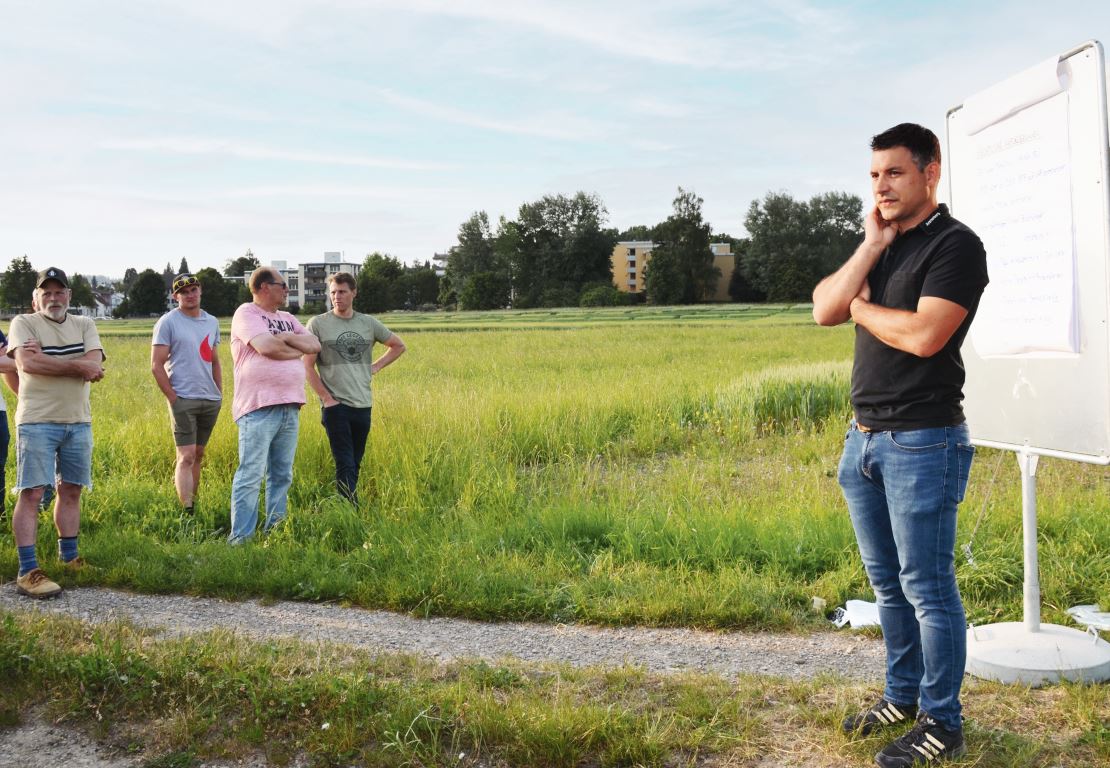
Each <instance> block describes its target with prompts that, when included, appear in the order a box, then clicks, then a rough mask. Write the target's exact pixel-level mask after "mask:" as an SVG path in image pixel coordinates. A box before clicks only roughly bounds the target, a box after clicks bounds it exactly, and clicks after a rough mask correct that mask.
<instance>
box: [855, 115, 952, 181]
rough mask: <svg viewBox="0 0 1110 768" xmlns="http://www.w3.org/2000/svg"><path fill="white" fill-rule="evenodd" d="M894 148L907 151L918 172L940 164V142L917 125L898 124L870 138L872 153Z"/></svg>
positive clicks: (929, 132)
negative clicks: (930, 164) (929, 165)
mask: <svg viewBox="0 0 1110 768" xmlns="http://www.w3.org/2000/svg"><path fill="white" fill-rule="evenodd" d="M895 147H905V148H906V149H908V150H909V151H910V155H911V156H912V157H913V162H914V165H916V166H917V170H919V171H924V170H925V166H927V165H928V164H929V163H939V162H940V141H939V140H938V139H937V135H936V134H935V133H933V132H932V131H930V130H929V129H928V128H926V127H924V126H922V125H918V124H917V123H899V124H898V125H896V126H894V127H893V128H887V129H886V130H885V131H883V132H882V133H880V134H878V135H876V136H872V137H871V151H872V152H877V151H878V150H880V149H894V148H895Z"/></svg>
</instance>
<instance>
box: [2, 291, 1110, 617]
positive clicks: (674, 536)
mask: <svg viewBox="0 0 1110 768" xmlns="http://www.w3.org/2000/svg"><path fill="white" fill-rule="evenodd" d="M384 320H385V321H386V322H387V324H389V325H390V326H391V328H392V329H394V330H395V331H396V332H398V333H399V334H401V335H402V336H403V337H404V338H405V341H406V343H407V345H408V349H409V351H408V353H407V354H406V355H405V357H403V358H402V359H401V360H400V361H399V362H398V363H397V364H396V365H394V366H393V367H391V368H389V369H387V370H386V371H385V372H384V373H383V374H381V375H380V376H379V377H377V380H376V383H375V387H374V391H375V409H374V429H373V432H372V436H371V444H370V446H369V448H368V456H367V460H366V463H365V466H364V470H363V478H362V484H363V487H362V489H361V492H362V498H363V499H364V502H363V507H362V508H360V509H354V508H352V507H350V506H348V505H347V504H346V503H344V502H342V501H341V500H340V499H339V498H338V497H337V496H336V495H335V494H334V490H333V482H332V471H333V469H332V463H331V456H330V453H329V452H328V449H327V443H326V439H325V435H324V432H323V428H322V427H321V426H320V424H319V418H318V414H319V410H318V406H317V405H316V404H315V402H314V400H315V398H314V397H310V404H309V406H308V407H306V408H305V409H304V411H303V412H302V418H301V438H300V445H299V448H298V453H297V462H296V468H295V478H294V485H293V488H292V491H291V495H290V514H289V518H288V520H287V522H286V524H285V525H284V526H283V527H282V528H281V529H280V530H278V531H277V532H275V533H274V534H273V535H271V536H269V537H268V538H266V539H264V540H260V541H258V542H257V543H255V544H252V545H250V546H247V547H245V548H242V549H231V548H229V547H227V546H226V545H225V543H224V541H223V537H224V535H225V533H226V529H227V525H228V500H229V496H230V484H231V477H232V474H233V472H234V469H235V466H236V455H237V454H236V450H237V448H236V445H237V442H236V441H237V433H236V428H235V425H234V424H233V423H232V422H231V418H230V407H225V409H224V411H223V413H222V415H221V419H220V423H219V425H218V426H217V429H216V432H215V434H214V437H213V440H212V442H211V443H210V445H209V452H208V459H207V464H206V467H205V470H204V475H203V478H202V486H203V488H202V491H201V494H200V497H199V503H198V507H199V512H198V515H197V517H196V518H195V519H194V518H187V517H184V516H183V515H182V513H181V512H180V510H179V509H178V506H177V502H176V498H175V496H174V493H173V488H172V482H171V476H172V465H173V456H174V454H173V445H172V438H171V434H170V430H169V427H168V416H167V413H166V407H165V404H164V400H163V399H162V398H161V396H160V394H159V393H158V392H157V390H156V388H155V386H154V382H153V379H152V377H151V376H150V374H149V370H148V367H149V364H148V356H149V334H150V328H151V322H133V321H116V322H109V323H103V324H102V325H101V333H102V334H103V341H104V345H105V347H106V350H107V353H108V363H107V368H108V375H107V376H106V378H105V380H104V381H103V382H101V383H98V384H96V385H94V386H93V420H94V432H95V439H96V448H95V452H94V483H95V488H94V490H93V491H92V492H90V493H87V494H86V497H85V504H84V513H83V523H82V538H81V547H82V552H83V554H84V555H85V556H86V557H87V558H88V559H89V560H90V561H92V562H93V563H94V564H96V565H98V566H99V570H97V571H96V572H94V573H92V574H89V575H86V576H82V577H81V579H82V580H83V581H84V582H85V583H99V584H106V585H113V586H120V587H127V588H131V589H136V590H140V591H148V592H184V593H191V594H210V595H222V596H230V597H250V596H272V597H289V598H296V599H305V600H341V601H348V602H350V603H353V604H357V605H364V606H373V607H384V608H391V609H398V610H405V611H413V612H416V613H420V614H429V615H431V614H435V615H457V616H468V617H473V618H502V619H510V618H512V619H540V620H550V621H579V622H594V623H602V624H625V623H638V624H653V625H690V626H700V627H744V628H750V629H755V628H775V629H792V628H800V627H803V626H815V625H819V623H820V618H819V617H815V616H814V614H813V613H812V612H811V611H810V610H809V606H810V603H811V598H812V597H813V596H819V597H822V598H824V599H825V600H826V601H827V602H828V604H829V605H830V606H834V605H839V604H841V603H842V602H843V601H844V600H845V599H847V598H850V597H863V598H869V597H870V594H869V590H868V588H867V585H866V581H865V578H864V575H863V570H862V567H861V565H860V563H859V560H858V556H857V555H856V552H855V545H854V540H853V537H852V533H851V528H850V525H849V522H848V519H847V515H846V512H845V510H844V505H843V502H842V499H841V496H840V492H839V489H838V487H837V484H836V478H835V469H836V462H837V458H838V454H839V447H840V443H841V440H842V437H843V432H844V427H845V424H846V421H847V418H848V414H849V412H848V409H847V380H848V374H849V365H850V363H849V361H850V356H851V331H850V329H848V328H836V329H821V328H817V327H814V326H813V325H812V322H811V320H810V319H809V311H808V308H806V307H801V308H785V307H744V306H728V307H707V308H671V309H664V308H650V307H649V308H636V309H599V310H560V311H535V312H504V313H458V314H443V313H436V314H397V315H390V316H386V317H384ZM225 334H226V323H225ZM221 354H222V355H223V359H224V370H225V373H226V376H225V379H226V381H225V391H226V392H230V390H231V368H232V366H231V361H230V354H229V350H228V349H227V348H226V344H225V345H224V348H223V349H222V350H221ZM7 394H8V396H9V407H14V403H13V402H12V401H11V397H10V393H7ZM13 471H14V462H13V461H12V460H11V459H10V460H9V473H11V472H13ZM9 477H11V475H10V474H9ZM1038 486H1039V490H1040V496H1039V508H1040V523H1041V524H1040V532H1039V535H1040V546H1041V568H1042V571H1041V584H1042V590H1043V594H1044V603H1045V611H1046V617H1047V618H1049V619H1053V620H1057V621H1065V622H1066V618H1065V617H1063V615H1062V613H1061V611H1062V610H1063V609H1065V608H1067V607H1069V606H1071V605H1074V604H1077V603H1089V602H1101V603H1103V604H1104V605H1106V604H1110V514H1107V512H1108V511H1110V502H1108V498H1110V470H1107V469H1105V468H1098V467H1091V466H1086V465H1079V464H1074V463H1069V462H1063V461H1053V460H1045V461H1044V462H1043V463H1042V465H1041V469H1040V471H1039V478H1038ZM1019 491H1020V488H1019V483H1018V475H1017V467H1016V462H1015V461H1014V459H1013V457H1012V456H1011V455H1004V456H1000V455H999V454H997V453H995V452H991V451H981V452H980V456H979V459H978V461H977V465H976V467H975V468H974V470H973V473H972V481H971V485H970V489H969V493H968V497H967V501H966V503H965V505H964V507H963V509H962V514H961V531H960V543H961V545H962V544H964V543H966V542H968V541H969V539H970V538H971V535H972V532H973V530H974V531H975V536H974V541H973V542H972V546H973V551H974V555H975V558H974V564H971V563H968V562H966V561H963V560H961V562H960V566H959V574H958V575H959V580H960V586H961V589H962V590H963V593H964V595H965V598H966V600H967V603H968V609H969V618H970V620H972V621H974V622H976V623H979V622H983V621H988V620H999V619H1018V618H1020V610H1021V599H1020V595H1021V580H1022V562H1021V529H1020V494H1019ZM988 498H989V503H987V504H986V505H985V512H984V515H983V518H982V521H981V523H980V522H979V517H980V512H981V510H984V502H985V501H986V500H987V499H988ZM43 522H44V523H45V522H46V520H45V518H44V520H43ZM976 526H978V527H977V528H976ZM40 550H41V552H43V553H48V556H47V557H46V558H44V560H45V565H46V567H47V570H48V572H51V571H53V572H57V568H51V566H52V565H54V563H53V562H52V557H53V551H54V543H53V530H52V526H50V525H48V524H44V525H42V526H40ZM14 573H15V552H14V548H13V547H3V548H0V574H4V578H11V576H12V575H14Z"/></svg>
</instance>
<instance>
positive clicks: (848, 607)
mask: <svg viewBox="0 0 1110 768" xmlns="http://www.w3.org/2000/svg"><path fill="white" fill-rule="evenodd" d="M832 623H833V624H835V625H836V628H837V629H840V628H841V627H843V626H844V625H845V624H850V625H851V626H852V628H853V629H856V628H858V627H876V626H878V625H879V606H877V605H875V603H869V602H867V601H866V600H849V601H848V602H847V603H845V604H844V607H843V608H837V609H836V610H835V611H833V617H832Z"/></svg>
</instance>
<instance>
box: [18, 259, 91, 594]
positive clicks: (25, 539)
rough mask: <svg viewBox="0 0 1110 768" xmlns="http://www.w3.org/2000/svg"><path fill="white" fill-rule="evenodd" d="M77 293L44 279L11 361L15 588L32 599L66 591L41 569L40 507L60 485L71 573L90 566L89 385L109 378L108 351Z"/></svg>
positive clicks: (56, 275)
mask: <svg viewBox="0 0 1110 768" xmlns="http://www.w3.org/2000/svg"><path fill="white" fill-rule="evenodd" d="M71 296H72V294H71V292H70V289H69V279H68V278H67V277H66V274H65V272H63V271H62V270H60V269H57V268H56V267H51V268H49V269H45V270H43V271H42V272H39V273H38V279H37V281H36V283H35V291H34V306H35V307H36V308H37V311H36V312H34V313H33V314H29V315H19V316H18V317H16V318H15V319H14V320H12V324H11V329H10V337H11V338H10V341H11V345H10V347H9V348H8V351H7V354H8V355H9V356H10V357H14V359H15V362H16V365H17V366H18V368H19V379H20V386H19V404H18V406H17V407H16V412H15V422H16V438H17V442H16V445H17V461H16V483H15V488H14V492H15V493H17V494H18V500H17V501H16V505H15V512H14V514H13V515H12V529H13V531H14V533H15V543H16V547H17V549H18V553H19V575H18V576H17V578H16V589H17V590H18V591H19V593H20V594H23V595H27V596H28V597H35V598H45V597H54V596H55V595H57V594H59V593H60V592H61V591H62V588H61V587H60V586H58V585H57V584H56V583H55V582H54V581H52V580H51V579H50V578H48V577H47V575H46V574H45V573H44V572H43V570H42V569H41V568H39V564H38V558H37V555H36V552H35V541H36V538H37V534H38V513H39V502H40V500H41V498H42V494H43V491H44V489H46V488H47V487H49V486H51V485H54V484H56V485H57V500H56V501H55V503H54V525H55V527H56V528H57V530H58V554H59V556H60V558H61V560H62V564H63V567H64V568H67V569H71V570H77V569H80V568H81V567H83V566H84V560H83V559H82V558H81V557H79V556H78V551H77V538H78V533H79V530H80V523H81V490H82V489H83V488H92V447H93V439H92V409H91V408H90V406H89V384H90V383H91V382H94V381H100V380H101V379H102V378H103V377H104V365H103V364H104V359H105V358H104V349H103V347H102V346H101V344H100V337H99V335H98V334H97V331H96V325H95V323H93V321H92V320H91V319H89V318H87V317H80V316H78V315H70V314H69V313H68V312H67V310H68V309H69V302H70V298H71Z"/></svg>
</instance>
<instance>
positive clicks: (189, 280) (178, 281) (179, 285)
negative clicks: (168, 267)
mask: <svg viewBox="0 0 1110 768" xmlns="http://www.w3.org/2000/svg"><path fill="white" fill-rule="evenodd" d="M192 285H200V280H197V277H196V275H178V276H177V277H175V278H174V279H173V288H172V289H171V293H177V292H178V291H180V290H183V289H185V288H188V287H189V286H192Z"/></svg>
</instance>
